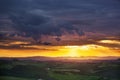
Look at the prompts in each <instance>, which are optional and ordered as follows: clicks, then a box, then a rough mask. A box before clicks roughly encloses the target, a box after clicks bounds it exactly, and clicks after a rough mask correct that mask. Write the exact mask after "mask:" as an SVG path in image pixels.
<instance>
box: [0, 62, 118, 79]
mask: <svg viewBox="0 0 120 80" xmlns="http://www.w3.org/2000/svg"><path fill="white" fill-rule="evenodd" d="M119 67H120V65H119V63H110V62H102V63H74V62H39V61H25V60H0V80H119V79H120V77H119V74H120V70H119Z"/></svg>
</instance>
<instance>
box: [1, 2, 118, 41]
mask: <svg viewBox="0 0 120 80" xmlns="http://www.w3.org/2000/svg"><path fill="white" fill-rule="evenodd" d="M119 4H120V2H119V0H99V1H98V0H0V37H1V39H3V40H6V39H7V40H9V39H11V38H15V39H16V38H18V37H19V38H18V39H20V37H22V38H21V40H22V39H23V38H30V37H31V38H33V39H34V40H36V41H37V40H39V39H40V37H41V35H53V36H57V37H58V38H55V39H56V40H57V41H60V40H61V39H60V38H59V37H60V36H61V35H64V32H67V33H69V34H74V32H76V33H77V34H79V36H83V35H85V33H84V32H86V31H90V32H94V31H95V32H99V33H103V34H106V33H107V34H118V33H119V29H120V24H119V23H120V5H119ZM6 16H7V17H6ZM113 31H114V33H113ZM23 40H25V39H23Z"/></svg>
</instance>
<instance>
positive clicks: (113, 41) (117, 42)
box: [99, 40, 120, 44]
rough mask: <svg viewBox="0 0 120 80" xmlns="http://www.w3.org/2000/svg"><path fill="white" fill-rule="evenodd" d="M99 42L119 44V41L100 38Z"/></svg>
mask: <svg viewBox="0 0 120 80" xmlns="http://www.w3.org/2000/svg"><path fill="white" fill-rule="evenodd" d="M99 43H108V44H120V41H117V40H101V41H99Z"/></svg>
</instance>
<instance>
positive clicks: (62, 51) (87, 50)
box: [0, 44, 120, 57]
mask: <svg viewBox="0 0 120 80" xmlns="http://www.w3.org/2000/svg"><path fill="white" fill-rule="evenodd" d="M23 47H28V48H29V47H33V48H37V49H36V50H35V49H30V50H29V49H28V50H25V49H24V50H19V49H16V50H15V49H14V50H10V49H0V57H29V56H46V57H89V56H96V57H106V56H117V57H118V56H119V57H120V50H115V49H111V48H109V47H104V46H99V45H95V44H90V45H82V46H23Z"/></svg>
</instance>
